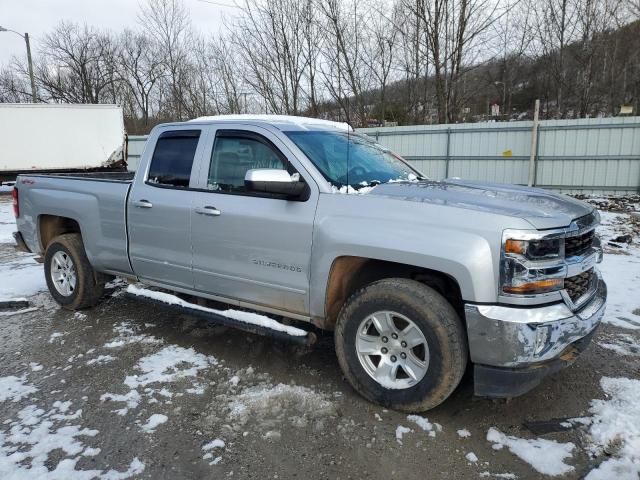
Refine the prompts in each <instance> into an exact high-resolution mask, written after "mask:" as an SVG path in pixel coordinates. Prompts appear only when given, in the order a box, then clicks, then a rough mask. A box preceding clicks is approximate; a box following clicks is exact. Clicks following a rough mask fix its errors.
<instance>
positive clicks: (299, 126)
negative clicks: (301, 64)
mask: <svg viewBox="0 0 640 480" xmlns="http://www.w3.org/2000/svg"><path fill="white" fill-rule="evenodd" d="M189 121H190V122H198V123H214V122H250V123H257V124H260V123H267V124H269V125H272V126H274V127H276V128H278V129H280V130H283V131H291V130H333V129H337V130H342V131H353V129H352V128H351V126H350V125H349V124H348V123H344V122H333V121H331V120H323V119H321V118H311V117H298V116H294V115H264V114H251V113H247V114H239V115H213V116H207V117H199V118H195V119H193V120H189Z"/></svg>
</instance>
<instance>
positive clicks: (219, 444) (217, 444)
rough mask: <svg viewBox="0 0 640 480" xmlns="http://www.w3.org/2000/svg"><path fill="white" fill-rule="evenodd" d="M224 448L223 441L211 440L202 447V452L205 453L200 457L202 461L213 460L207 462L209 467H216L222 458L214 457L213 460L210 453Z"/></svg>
mask: <svg viewBox="0 0 640 480" xmlns="http://www.w3.org/2000/svg"><path fill="white" fill-rule="evenodd" d="M224 448H225V443H224V440H220V439H219V438H216V439H215V440H212V441H211V442H209V443H207V444H206V445H203V446H202V450H203V451H204V452H206V453H205V454H204V455H203V456H202V458H203V459H204V460H211V459H212V458H213V460H212V461H210V462H209V465H217V464H218V463H220V461H221V460H222V457H215V458H214V457H213V452H211V450H215V449H224Z"/></svg>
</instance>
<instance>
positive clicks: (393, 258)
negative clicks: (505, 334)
mask: <svg viewBox="0 0 640 480" xmlns="http://www.w3.org/2000/svg"><path fill="white" fill-rule="evenodd" d="M337 196H338V195H336V197H337ZM323 197H326V196H323ZM343 197H348V195H345V196H343ZM361 200H365V198H360V199H359V200H355V202H354V201H351V200H347V201H348V202H349V203H351V204H352V206H351V208H347V209H344V208H343V209H341V210H335V207H332V208H331V209H330V210H331V213H329V211H328V209H327V211H326V212H325V211H323V208H322V206H320V207H319V211H318V215H317V217H316V220H317V221H316V228H315V229H314V238H313V254H312V266H311V289H310V291H311V292H312V293H311V298H310V312H311V315H312V316H313V317H324V316H325V298H326V293H327V282H328V279H329V275H330V271H331V267H332V265H333V263H334V261H335V260H336V258H338V257H341V256H354V257H363V258H368V259H375V260H384V261H389V262H395V263H400V264H405V265H411V266H415V267H421V268H427V269H431V270H435V271H438V272H442V273H444V274H446V275H448V276H450V277H452V278H453V279H455V281H456V282H457V283H458V285H459V287H460V291H461V294H462V298H463V300H465V301H473V302H477V303H481V302H495V301H496V298H497V282H498V271H497V267H498V264H499V255H500V253H499V248H500V247H499V244H500V243H499V242H500V235H501V229H500V228H493V227H492V226H491V225H489V224H487V223H486V222H485V223H484V227H482V226H478V223H477V222H478V219H477V218H476V217H478V216H480V217H482V215H483V214H476V213H474V214H473V215H471V217H472V218H469V215H467V218H466V219H465V220H464V221H463V220H462V219H460V221H459V222H458V221H456V219H455V216H456V215H460V211H459V209H456V211H455V212H450V213H449V215H448V216H447V215H444V214H443V215H440V214H439V213H444V212H436V217H435V218H434V217H433V216H431V215H424V216H423V218H422V219H420V218H418V217H416V216H415V211H413V210H414V209H415V204H413V203H409V202H402V203H408V205H403V207H404V208H403V209H398V210H396V211H394V212H390V213H389V214H386V213H384V214H383V213H382V212H381V211H380V210H379V209H376V207H378V206H376V205H374V204H375V203H377V199H373V198H369V199H366V200H367V201H368V202H367V203H370V205H369V206H368V208H366V209H365V210H362V211H359V210H360V209H359V204H363V202H362V201H361ZM334 201H335V200H333V201H332V200H329V202H331V203H333V202H334ZM397 203H400V202H397ZM418 206H419V207H422V209H423V210H424V205H418ZM379 207H381V208H383V207H382V205H380V206H379ZM384 208H386V207H384ZM441 208H442V207H432V212H430V213H434V212H433V210H434V209H441ZM335 211H339V212H348V213H341V214H336V213H334V212H335ZM376 211H378V212H380V213H381V214H380V215H376V214H375V212H376ZM423 213H424V212H423ZM374 217H375V218H374ZM480 224H482V220H481V219H480ZM471 299H473V300H471Z"/></svg>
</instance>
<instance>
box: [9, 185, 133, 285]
mask: <svg viewBox="0 0 640 480" xmlns="http://www.w3.org/2000/svg"><path fill="white" fill-rule="evenodd" d="M17 187H18V191H19V197H20V218H19V219H18V222H17V223H18V228H19V230H20V231H21V232H22V235H23V237H24V238H25V241H26V243H27V245H28V246H29V248H30V249H31V250H32V251H33V252H37V253H41V254H44V249H45V248H46V245H42V238H41V232H40V221H41V219H42V218H43V217H42V216H43V215H54V216H60V217H65V218H69V219H72V220H75V221H76V222H77V224H78V225H79V226H80V232H81V233H82V240H83V242H84V247H85V250H86V252H87V256H88V258H89V261H90V262H91V264H92V265H93V267H94V268H95V269H96V270H98V271H103V272H111V273H116V272H119V273H132V271H131V266H130V264H129V257H128V251H127V231H126V210H125V209H126V200H127V195H128V192H129V188H130V183H127V182H114V181H100V180H84V179H74V178H56V177H47V176H37V175H32V176H21V177H19V178H18V182H17Z"/></svg>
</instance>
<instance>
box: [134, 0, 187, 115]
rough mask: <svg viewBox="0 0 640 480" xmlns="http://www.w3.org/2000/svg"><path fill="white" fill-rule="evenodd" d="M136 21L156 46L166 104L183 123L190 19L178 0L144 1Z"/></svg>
mask: <svg viewBox="0 0 640 480" xmlns="http://www.w3.org/2000/svg"><path fill="white" fill-rule="evenodd" d="M138 21H139V23H140V25H141V26H142V28H143V29H144V30H145V31H147V32H149V35H150V36H151V38H153V39H154V40H155V42H156V43H157V45H158V53H159V54H161V56H160V59H161V60H162V62H163V63H164V66H165V68H166V69H167V78H168V79H169V88H168V89H166V90H168V92H167V93H168V94H169V99H168V100H169V102H170V104H171V110H172V111H174V112H175V116H176V117H177V119H179V120H182V119H184V115H183V109H184V108H183V107H184V98H183V93H184V92H183V86H184V80H185V76H186V75H187V70H188V62H187V59H188V58H189V52H188V45H189V41H190V40H191V33H192V31H191V19H190V17H189V12H188V11H187V9H186V8H185V6H184V4H183V3H182V0H146V1H145V3H144V4H141V7H140V13H139V15H138Z"/></svg>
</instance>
